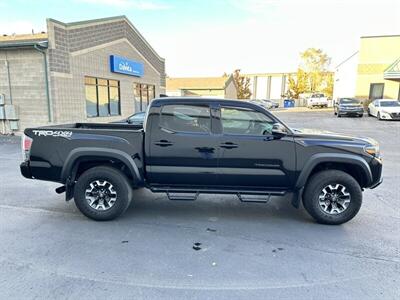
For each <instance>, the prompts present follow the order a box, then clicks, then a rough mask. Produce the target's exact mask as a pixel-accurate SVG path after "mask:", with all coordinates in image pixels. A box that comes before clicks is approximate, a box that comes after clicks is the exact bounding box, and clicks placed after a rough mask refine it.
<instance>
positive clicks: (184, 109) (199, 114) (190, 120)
mask: <svg viewBox="0 0 400 300" xmlns="http://www.w3.org/2000/svg"><path fill="white" fill-rule="evenodd" d="M160 126H161V127H163V128H165V129H169V130H172V131H177V132H195V133H209V132H211V117H210V108H209V107H208V106H200V105H199V106H197V105H165V106H164V107H163V108H162V110H161V118H160Z"/></svg>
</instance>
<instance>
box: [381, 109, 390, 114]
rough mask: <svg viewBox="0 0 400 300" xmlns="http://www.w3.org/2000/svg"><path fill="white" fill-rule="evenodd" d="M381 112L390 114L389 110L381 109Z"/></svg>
mask: <svg viewBox="0 0 400 300" xmlns="http://www.w3.org/2000/svg"><path fill="white" fill-rule="evenodd" d="M382 112H383V113H384V114H390V112H388V111H387V110H382Z"/></svg>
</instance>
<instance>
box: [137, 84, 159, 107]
mask: <svg viewBox="0 0 400 300" xmlns="http://www.w3.org/2000/svg"><path fill="white" fill-rule="evenodd" d="M133 94H134V96H135V100H138V101H139V104H140V106H139V109H140V111H143V110H144V109H145V108H146V107H147V106H148V105H149V103H150V101H151V100H153V99H154V98H155V97H156V86H155V85H152V84H142V83H134V84H133Z"/></svg>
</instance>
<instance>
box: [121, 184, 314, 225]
mask: <svg viewBox="0 0 400 300" xmlns="http://www.w3.org/2000/svg"><path fill="white" fill-rule="evenodd" d="M290 200H291V198H290V195H287V196H285V197H271V200H270V201H269V202H268V203H242V202H240V201H239V199H238V198H237V197H236V196H235V195H216V194H211V195H206V194H204V195H200V196H199V198H198V199H197V200H196V201H190V200H189V201H186V200H182V201H176V200H175V201H171V200H169V199H168V197H167V196H166V195H165V194H163V193H162V194H154V193H151V192H150V191H148V190H144V189H141V190H136V191H135V192H134V197H133V200H132V203H131V206H130V207H129V208H128V210H127V211H126V212H125V214H124V215H123V216H122V218H130V217H141V218H147V219H148V220H150V219H153V218H160V217H162V218H163V219H175V220H179V221H191V220H198V221H200V220H213V219H218V220H237V221H249V222H263V223H268V222H279V221H280V220H292V221H293V222H300V223H313V220H312V219H311V218H310V217H309V216H308V214H307V213H306V212H305V211H304V209H303V208H300V209H296V208H294V207H293V206H292V205H291V203H290Z"/></svg>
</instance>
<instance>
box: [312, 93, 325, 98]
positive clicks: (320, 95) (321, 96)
mask: <svg viewBox="0 0 400 300" xmlns="http://www.w3.org/2000/svg"><path fill="white" fill-rule="evenodd" d="M323 97H325V95H324V94H313V95H312V96H311V98H323Z"/></svg>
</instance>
